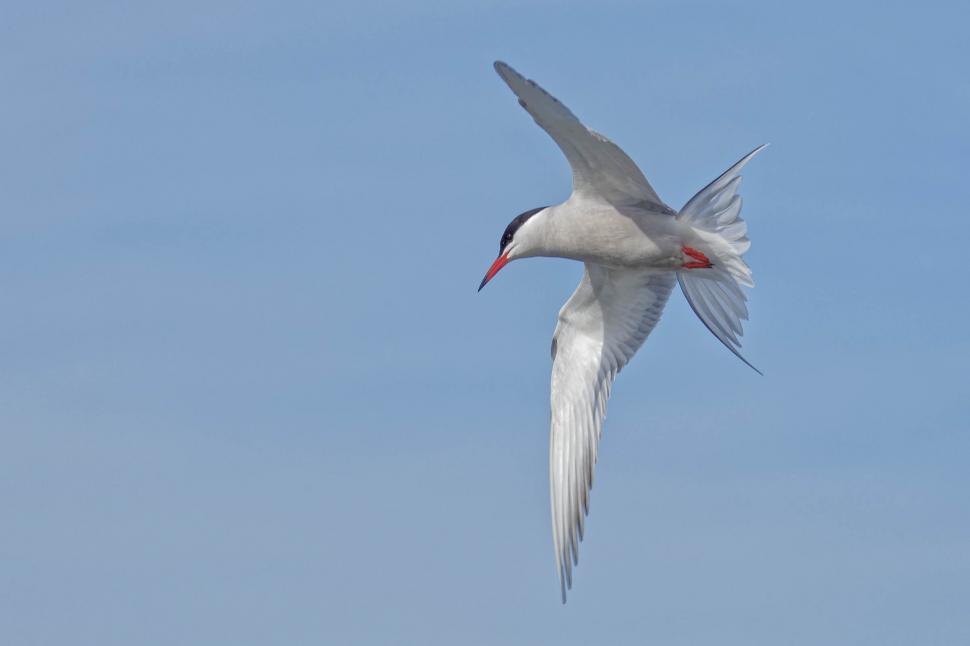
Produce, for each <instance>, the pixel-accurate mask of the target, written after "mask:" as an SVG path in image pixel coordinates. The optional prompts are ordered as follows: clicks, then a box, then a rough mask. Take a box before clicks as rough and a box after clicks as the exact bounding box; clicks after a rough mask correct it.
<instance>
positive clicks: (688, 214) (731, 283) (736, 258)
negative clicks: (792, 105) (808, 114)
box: [677, 144, 767, 375]
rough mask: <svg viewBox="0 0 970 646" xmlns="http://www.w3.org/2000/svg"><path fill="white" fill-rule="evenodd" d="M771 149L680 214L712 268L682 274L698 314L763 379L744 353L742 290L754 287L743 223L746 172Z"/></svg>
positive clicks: (734, 169)
mask: <svg viewBox="0 0 970 646" xmlns="http://www.w3.org/2000/svg"><path fill="white" fill-rule="evenodd" d="M765 146H767V144H764V145H761V146H758V147H757V148H755V149H754V150H752V151H751V152H750V153H748V154H747V155H745V156H744V157H742V158H741V160H740V161H739V162H738V163H736V164H735V165H734V166H732V167H731V168H729V169H728V170H727V171H726V172H725V173H724V174H723V175H721V176H720V177H718V178H717V179H716V180H714V181H713V182H711V183H710V184H708V185H707V186H705V187H704V188H703V189H701V191H700V192H699V193H697V195H695V196H694V197H692V198H691V199H690V201H689V202H687V204H685V205H684V208H682V209H681V210H680V213H678V214H677V219H678V220H680V221H682V222H684V223H685V224H688V225H690V227H691V228H692V229H693V235H694V236H695V239H696V242H694V243H693V244H692V245H691V246H693V247H697V248H699V249H701V250H702V251H703V252H704V253H706V254H707V255H708V256H710V260H711V264H713V266H712V267H710V268H704V269H686V270H682V271H679V272H677V280H678V281H679V282H680V288H681V290H683V292H684V296H686V297H687V302H688V303H689V304H690V307H691V309H692V310H694V313H695V314H697V317H698V318H699V319H700V320H701V322H702V323H704V325H705V326H706V327H707V329H708V330H710V331H711V333H712V334H713V335H714V336H716V337H717V339H718V340H719V341H720V342H721V343H723V344H724V345H725V346H726V347H727V349H728V350H730V351H731V352H733V353H734V354H735V355H736V356H737V357H738V358H739V359H741V361H743V362H745V363H746V364H748V366H750V367H751V368H752V369H753V370H754V371H755V372H757V373H758V374H759V375H760V374H762V372H761V371H760V370H758V369H757V368H755V367H754V366H752V365H751V363H750V362H749V361H748V360H747V359H745V358H744V357H742V356H741V353H740V352H739V350H740V348H741V341H740V340H739V337H740V336H741V335H742V334H743V331H742V329H741V321H742V320H745V321H746V320H747V319H748V308H747V306H746V305H745V301H746V300H747V298H746V296H745V294H744V292H743V291H742V290H741V287H742V286H744V287H754V282H753V281H752V280H751V269H750V268H749V267H748V265H747V264H745V262H744V260H743V259H742V258H741V256H743V255H744V253H745V252H746V251H747V250H748V249H749V248H750V247H751V241H750V240H748V237H747V235H746V234H747V230H748V225H747V224H746V223H745V221H744V220H742V219H741V217H740V216H739V214H740V213H741V196H740V195H738V194H737V190H738V184H740V183H741V175H740V173H741V168H742V167H743V166H744V165H745V164H746V163H748V160H750V159H751V158H752V157H754V156H755V155H756V154H757V153H759V152H760V151H761V150H762V149H763V148H765Z"/></svg>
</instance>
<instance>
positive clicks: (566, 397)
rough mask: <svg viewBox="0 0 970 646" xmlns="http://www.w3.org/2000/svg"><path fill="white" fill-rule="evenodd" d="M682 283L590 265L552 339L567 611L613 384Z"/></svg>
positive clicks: (555, 466) (557, 526) (556, 495)
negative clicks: (567, 596) (673, 291)
mask: <svg viewBox="0 0 970 646" xmlns="http://www.w3.org/2000/svg"><path fill="white" fill-rule="evenodd" d="M675 281H676V279H675V278H674V274H673V273H651V272H647V271H644V270H630V269H608V268H606V267H603V266H600V265H594V264H589V263H587V264H586V273H585V275H584V276H583V280H582V281H580V283H579V287H577V288H576V291H575V292H574V293H573V295H572V297H570V299H569V300H568V301H566V304H565V305H563V308H562V310H560V312H559V324H558V325H557V326H556V332H555V335H554V336H553V339H552V359H553V361H552V398H551V404H552V431H551V434H550V440H549V443H550V445H549V484H550V489H551V494H552V535H553V542H554V544H555V548H556V568H557V569H558V571H559V583H560V586H561V589H562V600H563V603H565V602H566V589H567V588H569V587H571V586H572V566H573V565H574V564H576V563H577V562H578V555H579V550H578V548H579V541H581V540H582V538H583V523H584V518H585V516H586V514H587V513H588V511H589V490H590V488H591V487H592V485H593V466H594V465H595V463H596V450H597V446H598V445H599V439H600V433H601V430H602V425H603V418H604V417H605V416H606V402H607V400H608V399H609V397H610V388H611V387H612V385H613V378H614V377H616V374H617V373H618V372H619V371H620V369H622V368H623V366H625V365H626V364H627V362H628V361H629V360H630V358H631V357H633V355H634V353H635V352H636V351H637V350H638V349H639V348H640V346H641V345H642V344H643V342H644V340H645V339H646V338H647V335H648V334H650V331H651V330H652V329H653V328H654V326H655V325H656V324H657V321H658V320H659V319H660V313H661V312H662V311H663V308H664V305H665V304H666V302H667V297H668V296H670V290H671V288H672V287H673V285H674V282H675Z"/></svg>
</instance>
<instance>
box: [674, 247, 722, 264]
mask: <svg viewBox="0 0 970 646" xmlns="http://www.w3.org/2000/svg"><path fill="white" fill-rule="evenodd" d="M680 250H681V251H683V252H684V253H685V254H687V255H688V256H690V257H691V258H693V259H694V260H696V261H697V262H685V263H684V265H683V267H684V269H709V268H711V267H713V266H714V263H712V262H711V261H710V259H709V258H708V257H707V256H705V255H704V254H703V253H701V252H700V251H698V250H697V249H694V248H693V247H681V249H680Z"/></svg>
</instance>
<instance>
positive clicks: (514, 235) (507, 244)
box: [478, 206, 547, 291]
mask: <svg viewBox="0 0 970 646" xmlns="http://www.w3.org/2000/svg"><path fill="white" fill-rule="evenodd" d="M546 208H547V207H544V206H540V207H539V208H537V209H530V210H528V211H526V212H525V213H522V214H520V215H517V216H515V219H513V220H512V221H511V222H509V226H507V227H505V231H504V232H503V233H502V239H501V240H499V243H498V244H499V249H498V258H496V259H495V262H493V263H492V266H491V267H489V268H488V272H487V273H486V274H485V278H483V279H482V284H481V285H479V286H478V291H482V288H483V287H485V285H486V284H488V281H490V280H492V278H493V277H494V276H495V274H497V273H498V272H499V270H500V269H502V267H504V266H505V265H507V264H508V263H509V262H510V261H512V260H515V259H516V258H526V257H528V256H535V255H538V254H537V251H538V249H539V248H540V245H541V242H542V240H541V236H540V231H539V229H540V227H539V226H537V225H536V224H535V222H536V221H535V220H532V221H531V222H530V218H532V216H534V215H536V214H537V213H540V212H542V211H544V210H545V209H546Z"/></svg>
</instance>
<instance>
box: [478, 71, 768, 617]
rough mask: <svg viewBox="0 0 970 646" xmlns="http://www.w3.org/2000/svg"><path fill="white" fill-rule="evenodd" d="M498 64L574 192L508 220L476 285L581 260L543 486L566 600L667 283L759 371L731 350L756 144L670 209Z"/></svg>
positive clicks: (606, 144) (556, 345) (558, 339)
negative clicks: (616, 407)
mask: <svg viewBox="0 0 970 646" xmlns="http://www.w3.org/2000/svg"><path fill="white" fill-rule="evenodd" d="M495 70H496V71H497V72H498V74H499V76H501V77H502V80H504V81H505V82H506V83H507V84H508V86H509V87H510V88H511V89H512V91H513V92H514V93H515V95H516V96H517V97H518V99H519V104H520V105H521V106H522V107H523V108H525V110H526V111H527V112H528V113H529V114H530V115H532V118H533V119H535V122H536V123H537V124H538V125H539V127H541V128H542V129H543V130H545V131H546V132H547V133H548V134H549V136H551V137H552V139H553V140H554V141H555V142H556V144H557V145H558V146H559V148H560V149H561V150H562V152H563V154H564V155H565V156H566V159H567V160H568V161H569V165H570V166H571V167H572V176H573V177H572V180H573V187H572V188H573V190H572V194H571V195H570V196H569V199H568V200H566V201H565V202H563V203H562V204H558V205H555V206H545V207H539V208H535V209H530V210H528V211H526V212H524V213H522V214H521V215H519V216H517V217H516V218H515V219H513V220H512V222H510V223H509V225H508V227H506V229H505V232H504V233H503V234H502V238H501V240H500V242H499V255H498V258H496V259H495V262H493V263H492V266H491V267H490V268H489V270H488V272H487V273H486V274H485V278H484V279H483V280H482V283H481V285H479V287H478V289H479V291H481V289H482V288H483V287H484V286H485V285H486V283H488V282H489V281H490V280H492V278H494V277H495V275H496V274H497V273H498V272H499V270H501V269H502V267H504V266H505V265H506V264H508V263H509V262H510V261H512V260H517V259H519V258H529V257H533V256H551V257H558V258H569V259H572V260H578V261H580V262H582V263H584V265H585V272H584V274H583V278H582V280H581V281H580V283H579V286H578V287H577V288H576V291H575V292H574V293H573V295H572V296H571V297H570V298H569V300H568V301H566V304H565V305H563V307H562V309H561V310H560V311H559V320H558V323H557V325H556V330H555V333H554V334H553V337H552V395H551V407H552V422H551V426H552V430H551V433H550V447H549V483H550V489H551V503H552V535H553V544H554V547H555V553H556V569H557V571H558V574H559V583H560V589H561V592H562V601H563V603H565V602H566V590H567V589H569V588H571V587H572V569H573V566H574V565H576V564H577V563H578V556H579V551H578V546H579V542H580V541H581V540H582V538H583V530H584V522H585V516H586V515H587V514H588V512H589V490H590V488H591V487H592V484H593V467H594V465H595V463H596V453H597V447H598V444H599V439H600V435H601V433H602V428H603V419H604V417H605V415H606V403H607V400H608V399H609V396H610V389H611V387H612V384H613V380H614V378H615V377H616V375H617V373H618V372H620V370H622V369H623V367H624V366H625V365H626V364H627V363H628V362H629V361H630V359H631V358H632V357H633V355H634V354H635V353H636V351H637V350H638V349H639V348H640V346H641V345H642V344H643V342H644V341H645V340H646V338H647V336H648V335H649V334H650V332H651V330H653V328H654V326H656V324H657V321H658V320H659V319H660V315H661V313H662V312H663V308H664V305H665V304H666V303H667V298H668V297H669V296H670V292H671V290H672V289H673V286H674V283H675V282H679V283H680V288H681V290H682V291H683V293H684V296H686V297H687V302H688V303H689V304H690V307H691V309H693V310H694V313H695V314H696V315H697V316H698V318H700V320H701V322H702V323H704V325H705V326H706V327H707V329H708V330H710V331H711V333H712V334H713V335H714V336H715V337H717V339H718V340H719V341H720V342H721V343H723V344H724V345H725V346H726V347H727V348H728V349H729V350H730V351H731V352H733V353H734V354H735V355H737V357H738V358H740V359H741V360H742V361H744V363H746V364H747V365H748V366H750V367H751V368H753V369H754V370H756V371H757V368H755V367H754V366H752V365H751V364H750V363H748V361H747V360H746V359H745V358H744V357H742V356H741V354H740V352H739V349H740V347H741V343H740V341H739V337H740V336H741V334H742V330H741V321H742V320H743V319H744V320H746V319H747V318H748V311H747V307H746V305H745V300H746V298H745V294H744V292H743V291H742V290H741V287H742V286H744V287H753V286H754V283H753V282H752V280H751V270H750V269H749V268H748V266H747V264H745V262H744V260H742V256H743V254H744V253H745V252H746V251H747V250H748V248H749V247H750V246H751V242H750V241H749V240H748V238H747V235H746V233H747V225H746V224H745V222H744V220H742V219H741V218H740V217H739V213H740V211H741V197H740V196H739V195H738V194H737V190H738V184H739V183H740V181H741V176H740V172H741V168H742V167H743V166H744V165H745V164H746V163H747V162H748V161H749V160H750V159H751V158H752V157H753V156H754V155H755V154H757V153H758V152H759V151H760V150H762V149H763V148H764V147H765V145H762V146H759V147H758V148H756V149H754V150H753V151H752V152H750V153H748V154H747V155H745V156H744V157H742V158H741V160H740V161H738V162H737V163H736V164H734V165H733V166H731V167H730V168H729V169H728V170H727V171H726V172H724V174H722V175H721V176H720V177H718V178H717V179H715V180H714V181H713V182H711V183H710V184H708V185H707V186H705V187H704V188H703V189H701V191H700V192H698V193H697V195H695V196H694V197H692V198H691V199H690V200H689V201H688V202H687V203H686V204H685V205H684V207H683V208H681V209H680V210H679V211H676V210H674V209H672V208H670V207H669V206H667V205H666V204H665V203H664V202H663V201H662V200H661V199H660V197H659V196H658V195H657V193H656V191H654V190H653V188H652V187H651V186H650V184H649V183H648V182H647V180H646V178H645V177H644V176H643V173H642V172H641V171H640V169H639V168H637V165H636V164H635V163H634V162H633V160H631V159H630V158H629V157H628V156H627V155H626V154H625V153H624V152H623V151H622V150H620V148H619V146H617V145H616V144H614V143H613V142H612V141H610V140H609V139H607V138H606V137H604V136H603V135H601V134H599V133H597V132H594V131H593V130H590V129H589V128H587V127H586V126H584V125H583V124H582V122H580V121H579V119H577V118H576V116H575V115H573V113H572V112H570V110H569V109H568V108H567V107H566V106H565V105H563V104H562V103H561V102H560V101H559V100H557V99H556V98H555V97H553V96H552V95H550V94H549V93H548V92H546V91H545V90H543V89H542V88H541V87H539V85H538V84H537V83H536V82H535V81H531V80H529V79H526V78H525V77H523V76H522V75H521V74H519V73H518V72H516V71H515V70H514V69H512V68H511V67H509V66H508V65H506V64H505V63H502V62H500V61H499V62H496V63H495Z"/></svg>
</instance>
